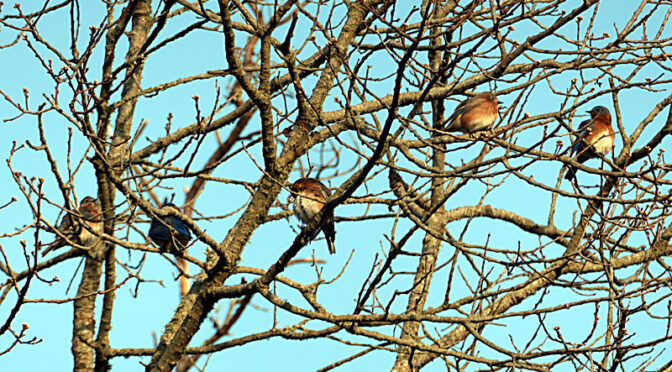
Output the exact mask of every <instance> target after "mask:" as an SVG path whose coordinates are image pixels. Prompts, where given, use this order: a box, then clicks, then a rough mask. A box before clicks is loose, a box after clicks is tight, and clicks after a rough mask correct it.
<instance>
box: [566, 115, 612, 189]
mask: <svg viewBox="0 0 672 372" xmlns="http://www.w3.org/2000/svg"><path fill="white" fill-rule="evenodd" d="M588 113H589V114H590V119H588V120H586V121H584V122H583V123H581V125H580V126H579V130H578V137H577V139H576V142H574V144H573V146H572V151H571V155H570V156H577V154H578V156H577V158H576V161H578V162H579V163H584V162H585V161H586V160H588V159H592V158H597V157H599V156H604V155H606V154H608V153H609V151H611V150H612V149H613V148H614V139H615V138H616V135H615V134H614V128H612V127H611V114H609V110H607V108H606V107H604V106H595V107H593V109H592V110H590V111H588ZM575 177H576V168H575V167H573V166H571V165H570V166H569V167H568V169H567V174H565V178H566V179H568V180H570V181H571V180H572V179H574V178H575Z"/></svg>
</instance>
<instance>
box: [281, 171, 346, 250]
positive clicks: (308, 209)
mask: <svg viewBox="0 0 672 372" xmlns="http://www.w3.org/2000/svg"><path fill="white" fill-rule="evenodd" d="M289 189H290V190H292V191H293V192H295V193H296V195H295V196H294V215H295V216H296V217H297V218H298V219H299V221H301V222H302V223H304V224H309V223H310V222H312V221H313V218H315V216H316V215H317V214H318V213H319V212H320V211H321V210H322V208H324V203H325V202H326V201H327V198H328V197H329V196H330V195H331V192H329V189H328V188H327V187H326V186H324V185H323V184H322V182H320V181H318V180H316V179H315V178H300V179H299V180H297V181H296V182H294V183H293V184H292V185H291V186H290V187H289ZM322 231H323V232H324V237H325V238H326V240H327V248H329V253H331V254H334V253H336V246H335V245H334V240H335V239H336V230H334V213H333V211H332V212H330V213H329V214H328V215H327V216H326V219H325V223H324V225H323V226H322Z"/></svg>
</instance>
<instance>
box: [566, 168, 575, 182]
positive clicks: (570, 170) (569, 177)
mask: <svg viewBox="0 0 672 372" xmlns="http://www.w3.org/2000/svg"><path fill="white" fill-rule="evenodd" d="M575 177H576V168H574V167H572V166H571V165H570V166H569V167H567V173H566V174H565V179H566V180H569V181H572V180H573V179H574V178H575Z"/></svg>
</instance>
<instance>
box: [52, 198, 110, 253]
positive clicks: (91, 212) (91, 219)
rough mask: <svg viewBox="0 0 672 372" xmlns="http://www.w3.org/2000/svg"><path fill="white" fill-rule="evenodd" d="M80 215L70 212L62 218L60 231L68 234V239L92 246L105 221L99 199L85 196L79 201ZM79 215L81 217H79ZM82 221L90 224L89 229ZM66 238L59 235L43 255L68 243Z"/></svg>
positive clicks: (59, 226) (59, 225)
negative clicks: (103, 220)
mask: <svg viewBox="0 0 672 372" xmlns="http://www.w3.org/2000/svg"><path fill="white" fill-rule="evenodd" d="M78 212H79V216H76V215H74V214H72V213H68V214H66V215H65V216H63V218H62V219H61V222H60V223H59V224H58V227H57V229H58V231H59V232H60V233H61V234H63V235H65V236H67V237H68V239H69V240H70V241H71V242H73V243H75V244H79V245H82V246H85V247H89V246H92V245H93V244H94V243H95V242H96V241H97V240H98V235H97V234H100V233H102V232H103V223H102V222H101V217H102V216H101V214H100V204H99V203H98V200H97V199H94V198H92V197H90V196H87V197H85V198H84V199H82V201H81V202H80V203H79V209H78ZM78 217H79V218H78ZM81 221H84V223H86V224H87V225H88V227H89V228H88V229H87V228H86V227H84V226H82V225H81V224H80V222H81ZM68 244H70V243H68V242H67V241H66V240H65V239H63V238H62V237H58V239H56V241H54V242H53V243H51V244H49V245H47V247H46V249H45V250H44V251H43V252H42V256H46V255H47V253H49V252H51V251H52V250H54V249H56V248H60V247H63V246H65V245H68Z"/></svg>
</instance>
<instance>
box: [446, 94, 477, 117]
mask: <svg viewBox="0 0 672 372" xmlns="http://www.w3.org/2000/svg"><path fill="white" fill-rule="evenodd" d="M475 101H476V99H475V97H472V98H469V99H467V100H465V101H462V102H460V104H459V105H457V108H455V112H453V114H452V115H450V117H449V118H448V122H449V123H450V122H452V121H453V120H455V118H457V116H458V115H460V114H461V113H463V112H465V111H468V110H471V109H472V108H473V107H474V106H475Z"/></svg>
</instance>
